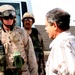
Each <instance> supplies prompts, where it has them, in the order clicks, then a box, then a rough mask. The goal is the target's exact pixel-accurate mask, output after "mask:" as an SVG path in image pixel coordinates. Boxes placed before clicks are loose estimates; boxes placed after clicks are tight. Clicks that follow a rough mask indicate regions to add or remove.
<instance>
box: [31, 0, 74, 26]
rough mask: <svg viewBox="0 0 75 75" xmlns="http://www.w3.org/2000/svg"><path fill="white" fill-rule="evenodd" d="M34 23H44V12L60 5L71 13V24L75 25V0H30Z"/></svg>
mask: <svg viewBox="0 0 75 75" xmlns="http://www.w3.org/2000/svg"><path fill="white" fill-rule="evenodd" d="M31 4H32V9H33V14H34V16H35V19H36V20H35V24H36V25H37V24H40V25H44V24H45V15H46V13H47V12H48V11H49V10H51V9H53V8H56V7H60V8H62V9H64V10H66V11H67V12H69V13H70V14H71V22H70V23H71V25H75V22H74V21H75V8H74V7H75V0H31Z"/></svg>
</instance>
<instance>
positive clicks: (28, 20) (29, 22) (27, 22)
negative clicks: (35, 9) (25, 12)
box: [24, 18, 33, 30]
mask: <svg viewBox="0 0 75 75" xmlns="http://www.w3.org/2000/svg"><path fill="white" fill-rule="evenodd" d="M32 24H33V20H32V18H25V19H24V28H25V29H26V30H30V29H31V26H32Z"/></svg>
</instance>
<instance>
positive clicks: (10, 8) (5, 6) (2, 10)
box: [0, 4, 16, 17]
mask: <svg viewBox="0 0 75 75" xmlns="http://www.w3.org/2000/svg"><path fill="white" fill-rule="evenodd" d="M7 10H12V11H15V8H14V7H13V6H12V5H9V4H4V5H1V6H0V13H2V12H4V11H7ZM15 16H16V15H15ZM0 17H1V14H0Z"/></svg>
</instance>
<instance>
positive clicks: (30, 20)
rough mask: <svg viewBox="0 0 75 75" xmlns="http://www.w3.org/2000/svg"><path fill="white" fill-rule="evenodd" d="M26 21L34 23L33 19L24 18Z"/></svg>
mask: <svg viewBox="0 0 75 75" xmlns="http://www.w3.org/2000/svg"><path fill="white" fill-rule="evenodd" d="M24 21H32V18H24Z"/></svg>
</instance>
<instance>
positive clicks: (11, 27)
mask: <svg viewBox="0 0 75 75" xmlns="http://www.w3.org/2000/svg"><path fill="white" fill-rule="evenodd" d="M3 24H4V25H5V26H6V27H7V28H10V30H11V31H12V30H13V28H14V26H15V25H14V23H13V24H12V25H6V24H5V23H3ZM2 28H3V25H2ZM3 30H4V28H3ZM4 31H5V30H4Z"/></svg>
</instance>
